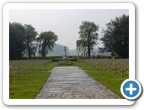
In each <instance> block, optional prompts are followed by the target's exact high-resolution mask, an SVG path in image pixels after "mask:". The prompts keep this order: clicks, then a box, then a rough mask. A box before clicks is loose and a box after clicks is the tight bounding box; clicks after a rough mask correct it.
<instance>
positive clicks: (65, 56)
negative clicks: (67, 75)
mask: <svg viewBox="0 0 144 110" xmlns="http://www.w3.org/2000/svg"><path fill="white" fill-rule="evenodd" d="M63 59H67V55H66V46H64V56H63Z"/></svg>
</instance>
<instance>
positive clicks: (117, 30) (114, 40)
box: [76, 15, 129, 58]
mask: <svg viewBox="0 0 144 110" xmlns="http://www.w3.org/2000/svg"><path fill="white" fill-rule="evenodd" d="M79 28H80V31H79V34H80V36H79V38H80V39H79V40H77V41H76V46H77V50H78V51H79V52H81V53H83V54H84V55H86V53H87V54H88V56H89V57H90V53H91V51H92V50H93V48H94V46H95V45H97V44H98V42H97V40H98V33H97V32H98V29H99V25H97V24H95V23H94V22H88V21H84V22H82V25H80V27H79ZM102 33H103V37H102V38H101V39H100V40H101V41H102V42H103V44H104V49H103V50H107V51H108V52H112V55H113V56H118V57H121V58H129V16H126V15H122V16H120V17H116V18H115V19H114V20H110V22H109V23H106V29H103V30H102Z"/></svg>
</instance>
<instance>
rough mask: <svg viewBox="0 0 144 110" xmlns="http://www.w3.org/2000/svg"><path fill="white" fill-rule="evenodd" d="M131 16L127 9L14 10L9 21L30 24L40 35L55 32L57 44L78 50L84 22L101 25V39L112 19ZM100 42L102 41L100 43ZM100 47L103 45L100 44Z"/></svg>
mask: <svg viewBox="0 0 144 110" xmlns="http://www.w3.org/2000/svg"><path fill="white" fill-rule="evenodd" d="M123 14H125V15H129V10H126V9H107V10H106V9H35V10H34V9H23V10H22V9H19V10H18V9H12V10H10V11H9V21H10V22H18V23H21V24H30V25H32V26H33V27H34V28H35V29H36V31H37V32H38V33H39V34H40V33H41V32H44V31H49V30H51V31H53V32H54V33H55V34H56V35H57V36H58V41H57V42H56V43H57V44H61V45H64V46H67V47H69V49H76V41H77V40H78V39H79V34H78V32H79V26H80V25H81V24H82V21H91V22H94V23H96V24H98V25H99V27H100V28H99V31H98V34H99V38H101V37H102V34H101V32H102V29H105V27H106V26H105V24H106V23H108V22H110V19H115V17H119V16H122V15H123ZM99 42H100V41H99ZM98 46H99V47H102V46H103V45H102V44H101V43H99V45H98Z"/></svg>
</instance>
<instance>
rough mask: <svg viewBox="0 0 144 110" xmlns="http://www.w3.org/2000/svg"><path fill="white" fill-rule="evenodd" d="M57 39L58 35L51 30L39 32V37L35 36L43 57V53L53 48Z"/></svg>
mask: <svg viewBox="0 0 144 110" xmlns="http://www.w3.org/2000/svg"><path fill="white" fill-rule="evenodd" d="M57 40H58V36H57V35H56V34H55V33H54V32H52V31H48V32H47V31H46V32H41V33H40V35H39V37H38V38H37V41H39V42H40V43H41V44H40V49H41V50H40V51H39V52H40V54H41V55H42V57H43V58H44V57H45V55H46V54H47V53H48V52H49V51H52V50H53V47H54V44H55V42H56V41H57Z"/></svg>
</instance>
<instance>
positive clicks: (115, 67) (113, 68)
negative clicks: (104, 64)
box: [112, 59, 118, 75]
mask: <svg viewBox="0 0 144 110" xmlns="http://www.w3.org/2000/svg"><path fill="white" fill-rule="evenodd" d="M112 70H114V75H116V70H118V69H117V68H116V60H115V59H114V68H112Z"/></svg>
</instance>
